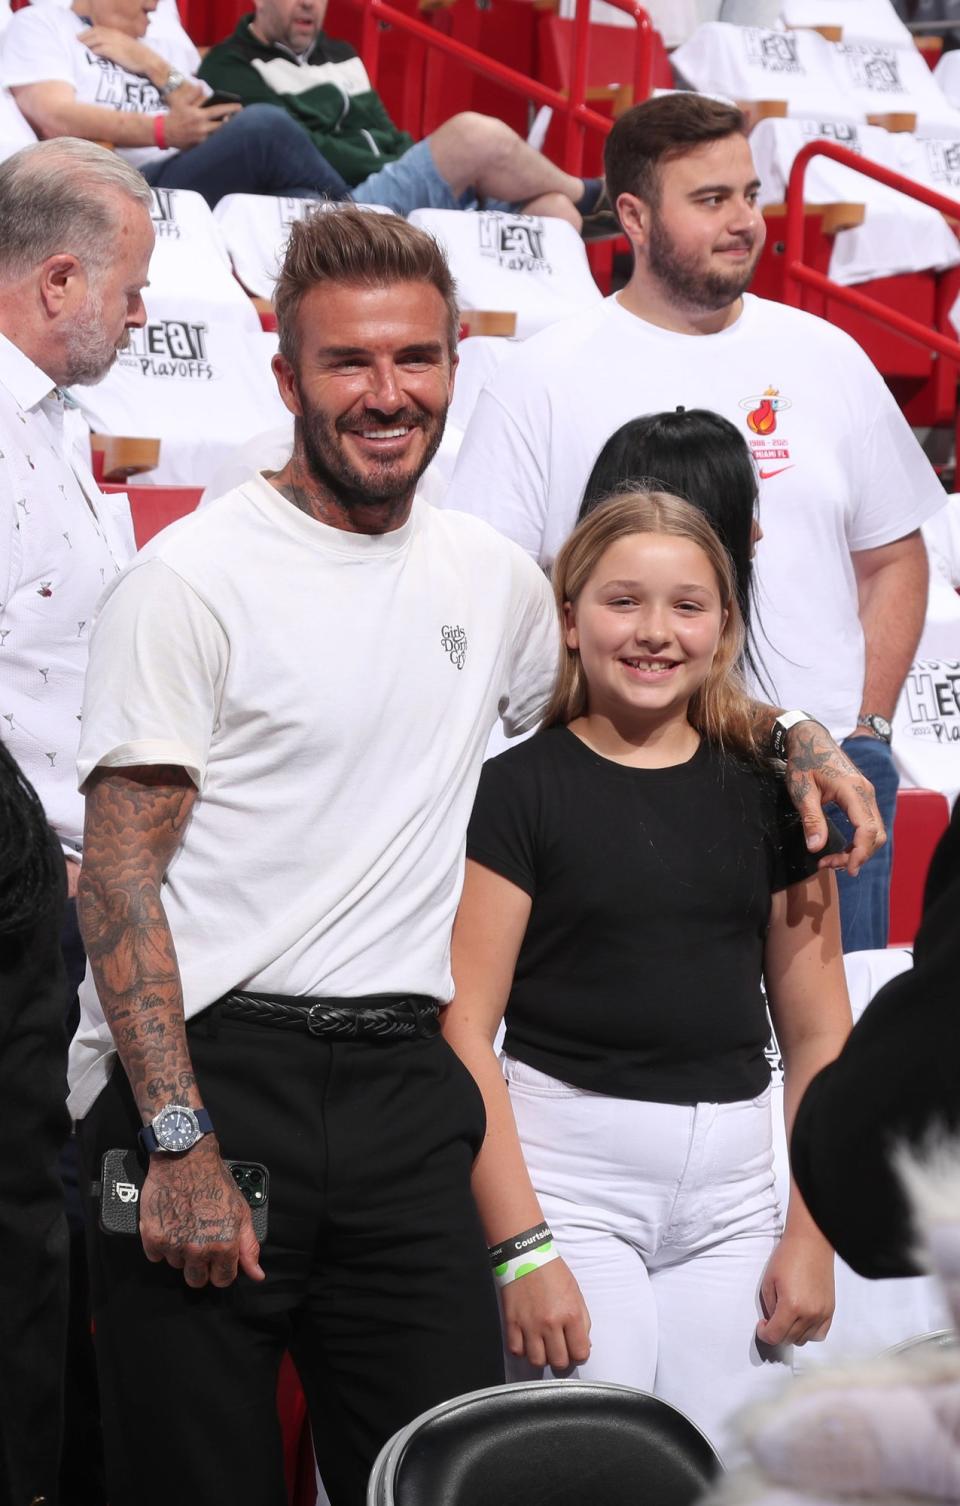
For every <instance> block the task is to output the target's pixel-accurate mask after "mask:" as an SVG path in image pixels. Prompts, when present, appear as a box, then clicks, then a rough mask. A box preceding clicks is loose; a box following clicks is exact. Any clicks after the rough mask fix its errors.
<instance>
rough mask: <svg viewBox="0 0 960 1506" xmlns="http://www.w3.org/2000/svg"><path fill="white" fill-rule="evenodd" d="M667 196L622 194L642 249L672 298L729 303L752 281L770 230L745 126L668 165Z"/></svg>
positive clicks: (662, 178) (690, 303)
mask: <svg viewBox="0 0 960 1506" xmlns="http://www.w3.org/2000/svg"><path fill="white" fill-rule="evenodd" d="M658 182H659V189H660V192H659V199H658V202H657V203H655V204H646V203H644V201H643V200H640V199H636V198H634V197H633V196H632V195H630V194H623V195H621V204H622V205H623V206H624V209H625V210H626V211H628V212H627V213H625V224H626V225H627V228H628V229H631V227H632V230H633V233H632V235H631V239H633V240H634V244H635V245H636V246H637V250H638V255H639V256H641V257H645V258H646V266H647V269H648V271H649V273H650V274H651V275H652V277H653V278H655V279H656V281H657V282H658V283H659V284H660V287H661V289H662V291H663V292H664V293H665V294H666V296H667V298H668V299H669V301H670V302H672V303H675V304H678V305H680V306H681V307H684V308H688V309H694V310H718V309H723V308H726V307H727V306H728V305H729V304H731V303H733V302H735V301H736V299H738V298H739V297H740V295H741V293H743V292H744V291H745V289H746V288H747V287H748V285H749V283H750V279H751V278H752V276H753V273H754V270H755V269H756V265H757V261H758V259H759V257H760V253H761V251H762V250H763V243H764V238H765V235H766V231H765V227H764V221H763V216H762V214H761V213H760V210H759V209H758V207H757V194H758V191H759V186H760V185H759V181H758V179H757V173H756V168H755V167H754V165H753V158H752V156H751V155H750V147H749V145H748V144H747V140H746V137H744V136H741V135H740V134H739V132H736V133H734V134H733V135H731V136H724V137H722V138H721V139H720V140H719V141H711V142H708V143H707V144H706V145H705V146H701V147H697V148H696V149H695V150H694V151H691V152H688V153H687V154H686V155H685V156H683V157H676V158H674V159H672V160H670V161H667V162H665V163H663V164H662V166H661V167H660V169H659V173H658Z"/></svg>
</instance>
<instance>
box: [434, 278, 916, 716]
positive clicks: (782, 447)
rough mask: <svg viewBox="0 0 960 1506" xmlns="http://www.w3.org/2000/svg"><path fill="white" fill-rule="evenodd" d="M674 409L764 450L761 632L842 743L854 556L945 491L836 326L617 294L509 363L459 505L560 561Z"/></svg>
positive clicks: (466, 470) (854, 691)
mask: <svg viewBox="0 0 960 1506" xmlns="http://www.w3.org/2000/svg"><path fill="white" fill-rule="evenodd" d="M678 406H683V407H685V408H711V409H713V410H714V411H716V412H717V413H721V414H722V415H723V416H724V417H725V418H728V419H729V420H730V421H731V422H732V423H734V424H736V426H737V428H738V429H739V430H740V432H741V434H742V435H743V437H744V439H745V440H746V441H747V443H748V445H749V446H750V450H751V453H752V454H753V457H754V460H755V461H756V464H757V467H758V470H759V474H760V479H761V488H760V521H761V524H762V526H763V531H764V537H763V539H762V540H761V542H760V544H759V546H758V549H757V556H756V560H755V577H756V582H757V590H756V602H757V615H758V617H759V622H758V623H757V624H756V632H755V636H756V637H757V640H758V643H759V647H760V650H761V657H762V659H763V662H764V665H765V667H766V669H767V671H768V678H769V680H770V681H771V689H772V690H773V691H775V693H776V698H777V700H778V701H779V703H780V704H781V705H785V706H802V707H804V708H805V709H806V710H808V711H810V712H811V713H812V714H814V715H815V716H817V717H818V718H819V719H820V720H821V721H823V722H824V723H825V724H826V725H827V726H828V727H829V728H830V730H831V732H832V733H833V735H834V736H835V737H843V736H845V735H846V734H848V733H849V732H851V731H852V729H853V727H854V725H855V723H856V719H857V713H858V712H859V710H860V692H861V690H862V687H863V663H864V653H863V634H862V631H861V628H860V620H859V617H858V613H857V588H856V580H855V578H854V573H853V564H852V561H851V558H850V555H851V551H855V550H860V549H875V548H877V547H879V546H880V545H882V544H888V543H891V542H892V541H893V540H894V539H899V538H902V537H903V535H904V534H907V533H910V532H912V531H913V530H914V529H915V528H918V527H919V526H920V524H921V523H922V522H923V521H924V519H925V518H927V517H930V516H931V515H932V514H933V513H934V512H936V511H937V510H938V509H939V508H941V507H942V506H943V500H944V493H943V489H942V487H941V486H940V483H939V481H938V480H937V478H936V476H935V475H934V473H933V471H932V470H931V468H930V466H929V464H928V462H927V460H926V458H925V456H924V454H923V452H922V450H921V449H920V446H919V445H918V444H917V441H916V439H915V438H914V436H913V434H912V432H911V430H910V428H909V427H908V425H907V423H906V420H905V419H904V417H903V415H902V414H901V412H900V410H899V408H898V407H897V406H896V404H895V403H894V401H893V398H892V397H891V396H890V393H889V392H888V390H887V388H886V386H885V385H884V383H883V380H882V379H881V377H880V375H879V373H878V372H877V371H876V369H875V368H874V367H873V366H872V364H871V363H870V361H868V360H867V358H866V356H865V355H864V354H863V352H862V350H861V349H860V347H859V346H858V345H856V344H855V342H854V341H853V340H851V339H850V337H849V336H848V335H845V334H844V333H843V332H842V331H840V330H837V329H835V328H834V327H833V326H832V325H829V324H827V323H825V322H824V321H823V320H821V319H816V318H814V317H813V316H812V315H810V314H804V313H801V312H799V311H798V310H796V309H791V308H787V307H786V306H785V305H783V304H779V303H770V302H768V301H767V300H766V299H760V298H755V297H753V296H752V295H750V294H746V295H745V296H744V299H743V310H742V313H741V315H740V317H739V318H738V319H737V320H736V321H735V323H733V324H732V325H730V326H729V328H727V329H725V330H723V331H722V332H721V333H719V334H716V335H703V336H695V335H684V334H677V333H675V332H674V331H672V330H666V329H661V328H659V327H658V326H656V325H652V324H648V323H646V322H645V321H644V320H643V319H639V318H637V316H636V315H635V314H631V313H629V312H628V311H627V310H626V309H625V308H623V307H622V305H621V304H620V303H619V302H618V300H617V298H616V297H614V298H609V299H606V300H605V301H604V302H603V303H602V304H601V305H600V307H599V308H598V309H597V310H592V311H591V312H589V313H588V314H579V315H576V316H574V317H573V318H571V319H566V320H564V321H563V322H562V323H559V324H555V325H553V326H552V327H551V328H550V329H547V330H544V331H543V332H542V333H541V334H539V335H536V336H534V337H533V339H531V340H527V341H525V342H524V344H523V345H522V346H520V348H519V349H518V350H517V352H516V353H515V354H514V355H512V356H510V357H509V358H508V359H507V360H506V361H505V362H504V363H503V364H502V365H501V366H500V367H499V369H498V370H497V372H496V373H495V375H494V376H493V377H492V378H491V380H490V381H489V383H488V384H487V386H486V388H485V389H484V391H483V392H482V393H481V394H480V397H479V400H478V402H477V406H476V408H475V410H474V413H473V417H472V418H471V420H470V423H469V424H468V426H467V431H466V434H465V436H464V441H463V445H462V447H461V450H460V456H459V459H458V462H457V466H456V469H455V471H454V474H453V479H452V481H451V484H450V490H449V492H448V494H447V498H446V505H447V506H449V507H453V508H457V509H458V510H460V511H462V512H471V513H474V514H476V515H477V516H478V517H482V518H485V519H486V520H487V522H490V523H492V524H493V525H494V526H495V527H496V528H499V529H500V530H501V531H502V532H503V533H505V534H507V535H508V536H509V537H510V538H512V539H515V540H516V541H517V543H519V544H521V545H522V546H523V547H524V548H525V549H526V550H527V551H528V552H529V553H530V554H531V555H533V556H534V557H535V558H536V559H538V560H539V561H540V562H541V563H542V564H544V565H546V564H549V563H550V562H551V561H552V560H553V558H554V556H555V555H556V553H557V550H558V549H559V548H560V545H561V544H562V543H563V541H564V539H565V538H566V537H567V535H568V533H569V532H570V530H571V528H572V527H573V525H574V522H575V521H576V516H577V511H578V509H579V506H580V501H581V498H582V496H583V490H584V486H585V485H586V482H587V478H588V477H589V475H590V471H591V469H592V467H593V463H594V461H595V460H596V458H597V455H598V454H599V452H600V450H601V449H602V447H603V445H604V444H605V442H606V440H607V439H608V438H609V437H610V435H611V434H612V433H613V432H614V430H616V429H618V428H619V427H620V425H621V424H624V423H626V422H627V420H628V419H631V418H636V417H638V416H639V415H640V414H643V413H656V412H660V411H662V410H664V409H674V408H676V407H678Z"/></svg>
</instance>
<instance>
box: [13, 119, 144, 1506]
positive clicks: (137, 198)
mask: <svg viewBox="0 0 960 1506" xmlns="http://www.w3.org/2000/svg"><path fill="white" fill-rule="evenodd" d="M149 203H150V190H149V188H148V187H147V185H146V183H145V182H144V180H143V178H142V177H141V176H140V174H139V173H137V172H136V171H135V170H134V169H133V168H131V167H130V166H128V164H126V163H125V162H122V161H120V160H119V159H118V158H117V157H115V156H114V155H113V154H112V153H111V152H107V151H104V150H103V148H101V147H98V146H94V145H92V144H91V143H89V142H85V141H74V140H67V139H64V140H58V141H49V142H44V143H43V144H40V145H37V146H31V147H27V148H25V149H24V150H23V151H21V152H18V153H17V154H16V155H15V156H13V157H10V158H8V160H7V161H6V162H5V163H3V165H2V166H0V734H2V736H3V740H4V742H5V744H6V745H7V747H8V748H9V749H10V751H11V753H12V754H13V755H14V756H15V758H16V759H17V761H18V763H19V764H20V766H21V768H22V769H23V770H24V772H25V774H26V775H27V776H28V778H29V780H30V782H31V784H32V785H33V787H34V788H35V790H36V791H37V794H38V795H39V797H40V800H41V802H42V804H43V808H44V811H45V814H46V817H47V820H48V822H49V824H50V826H51V827H52V829H53V831H54V833H55V835H56V837H57V839H58V841H59V843H60V845H61V847H62V849H63V852H64V856H65V858H66V871H67V880H68V882H67V892H68V899H67V903H66V909H65V914H64V919H63V931H62V935H61V947H62V950H63V953H64V960H65V962H66V964H67V978H68V984H70V985H72V987H71V988H70V990H69V992H68V994H67V998H68V999H69V997H70V996H71V995H75V993H76V989H77V986H78V985H79V981H80V977H81V976H82V973H83V967H84V955H83V948H82V944H81V941H80V934H79V930H78V928H77V921H76V906H75V902H74V899H73V896H74V895H75V893H76V888H77V878H78V875H79V872H80V853H81V841H82V831H83V801H82V799H81V797H80V795H79V794H78V793H77V787H76V758H77V744H78V739H79V733H80V719H79V718H80V704H81V696H82V688H83V679H84V673H85V670H86V664H87V633H88V630H89V626H90V623H91V620H92V618H93V613H94V607H95V605H96V602H97V598H98V597H99V596H100V593H101V592H102V590H103V588H104V586H105V585H106V584H107V583H108V582H109V581H110V580H112V578H113V577H114V576H115V575H116V574H117V572H118V571H119V570H120V568H121V566H122V565H123V564H124V563H125V561H126V559H127V557H128V555H129V554H130V553H131V552H132V538H131V537H130V532H129V523H127V526H126V527H124V524H123V521H122V518H121V516H120V514H119V513H115V511H114V509H115V501H114V499H112V498H108V497H104V496H103V495H102V494H101V492H100V490H99V488H98V487H97V485H96V483H95V482H94V479H93V476H92V475H91V473H90V470H89V466H88V464H87V462H86V460H85V458H84V457H83V456H81V455H80V454H78V453H72V452H71V447H70V445H69V443H68V441H67V439H66V438H65V435H64V410H65V406H66V403H67V401H68V400H67V399H65V397H64V392H63V389H64V388H65V387H68V386H70V385H72V384H73V383H77V382H80V383H90V382H96V381H99V380H100V378H101V377H103V376H104V375H105V374H106V372H107V371H108V370H109V368H110V367H111V365H112V364H113V361H114V359H115V358H116V354H117V351H118V349H119V348H120V347H121V346H122V345H123V344H124V341H125V339H126V335H127V331H128V329H129V328H130V327H131V326H138V325H142V324H143V323H144V321H145V319H146V313H145V310H144V307H143V301H142V299H141V296H140V294H141V289H142V288H143V286H144V284H145V283H146V280H147V267H148V264H149V260H150V253H151V250H152V248H153V227H152V224H151V220H150V213H149ZM118 500H119V499H118ZM36 962H37V968H38V976H40V975H42V966H41V959H40V958H37V959H36ZM5 1002H6V1001H5ZM37 1003H38V1004H39V996H38V999H37ZM35 1026H36V1022H35ZM4 1060H6V1058H4ZM64 1065H65V1064H64ZM63 1075H64V1074H63V1071H61V1077H62V1076H63ZM55 1080H56V1072H55V1071H54V1064H53V1063H51V1064H50V1073H49V1076H48V1077H47V1078H46V1079H45V1081H46V1082H47V1083H48V1084H49V1083H50V1082H52V1081H55ZM16 1087H17V1091H18V1093H20V1094H21V1097H22V1093H23V1085H22V1083H18V1084H17V1085H16ZM33 1091H34V1093H35V1097H36V1098H37V1100H38V1101H37V1103H36V1108H37V1112H38V1114H39V1113H40V1112H41V1111H43V1112H54V1111H55V1107H56V1106H55V1105H53V1104H41V1103H40V1102H39V1099H40V1097H41V1095H43V1094H45V1093H48V1092H49V1091H50V1090H49V1087H47V1088H43V1087H42V1086H40V1085H38V1084H36V1083H34V1084H33ZM0 1095H2V1096H3V1101H4V1102H9V1101H10V1100H9V1098H8V1096H7V1095H6V1094H4V1092H3V1078H2V1076H0ZM8 1129H9V1126H8ZM22 1154H23V1157H24V1158H25V1159H27V1160H29V1158H30V1157H33V1158H34V1159H35V1160H36V1162H37V1166H36V1172H37V1174H36V1176H35V1177H34V1178H33V1179H32V1182H31V1185H32V1186H33V1188H34V1191H35V1195H34V1197H33V1198H32V1200H31V1202H30V1205H29V1206H25V1205H24V1203H23V1199H22V1198H18V1199H12V1198H11V1199H0V1244H3V1245H4V1246H5V1247H11V1248H12V1247H14V1245H13V1244H12V1243H11V1239H12V1240H15V1241H16V1247H17V1248H22V1247H23V1245H24V1243H26V1242H32V1244H33V1246H34V1247H35V1249H36V1259H35V1261H34V1262H32V1263H30V1265H29V1267H28V1266H27V1265H26V1263H25V1262H22V1261H18V1266H19V1267H21V1268H20V1269H18V1270H17V1271H16V1272H13V1271H10V1272H7V1273H5V1277H4V1286H3V1288H2V1292H0V1300H2V1301H3V1303H4V1307H5V1309H6V1310H8V1311H9V1310H13V1309H16V1310H18V1311H19V1312H21V1313H22V1314H23V1322H24V1324H25V1325H26V1324H29V1338H28V1339H26V1340H25V1342H24V1344H23V1345H12V1346H11V1345H6V1346H5V1352H4V1355H3V1362H2V1365H3V1390H2V1395H3V1399H4V1431H3V1438H2V1440H0V1443H2V1444H3V1448H2V1449H0V1452H2V1454H3V1460H4V1465H3V1467H6V1468H11V1467H12V1463H11V1460H10V1458H9V1448H8V1446H7V1445H8V1442H9V1441H10V1440H12V1443H11V1444H10V1446H11V1447H12V1446H13V1444H16V1447H17V1450H18V1452H19V1453H23V1452H24V1450H25V1449H27V1448H28V1447H30V1446H31V1445H32V1446H33V1454H34V1455H35V1456H37V1457H43V1458H45V1459H46V1461H47V1463H48V1464H50V1463H51V1461H53V1467H52V1469H48V1470H47V1476H46V1477H45V1478H44V1480H43V1481H42V1484H43V1487H44V1493H45V1495H46V1497H47V1498H49V1499H50V1500H53V1498H54V1497H53V1490H54V1489H55V1486H56V1468H55V1460H56V1454H57V1452H58V1438H59V1430H60V1407H59V1403H58V1400H57V1398H58V1395H59V1392H60V1389H61V1385H62V1382H61V1376H60V1371H61V1366H62V1358H63V1340H64V1329H65V1319H66V1313H65V1311H64V1308H63V1293H64V1289H65V1284H66V1270H65V1262H66V1258H67V1251H66V1247H65V1244H64V1242H63V1239H62V1234H58V1233H57V1231H58V1230H60V1229H62V1218H63V1202H62V1197H56V1196H53V1197H52V1200H51V1199H50V1198H48V1196H47V1194H45V1193H44V1192H43V1190H42V1189H44V1188H50V1187H53V1188H56V1187H57V1185H58V1179H57V1175H56V1171H57V1168H56V1164H55V1163H54V1164H53V1165H52V1166H50V1165H48V1164H46V1163H47V1161H48V1159H49V1151H48V1149H47V1148H44V1149H43V1150H42V1151H41V1149H40V1147H39V1146H38V1145H37V1144H36V1143H34V1141H33V1139H31V1143H29V1144H24V1145H23V1146H22ZM41 1160H42V1162H43V1164H42V1165H41V1164H40V1162H41ZM20 1169H21V1171H22V1170H23V1167H22V1166H21V1168H20ZM67 1174H68V1176H69V1173H67ZM28 1180H30V1179H29V1178H28ZM19 1185H21V1186H22V1185H23V1177H22V1176H21V1179H20V1183H19ZM78 1220H79V1213H78V1212H77V1214H76V1216H75V1217H74V1218H73V1219H72V1220H71V1222H72V1223H74V1224H76V1223H77V1222H78ZM7 1235H10V1236H11V1239H7V1238H6V1237H5V1236H7ZM78 1247H79V1248H82V1246H80V1245H79V1242H78ZM14 1279H15V1280H16V1282H17V1288H16V1291H15V1292H14V1291H12V1290H11V1286H10V1284H9V1283H11V1282H12V1281H13V1280H14ZM87 1326H89V1325H87ZM80 1331H82V1325H81V1326H80ZM24 1332H27V1330H26V1328H25V1329H24ZM15 1364H16V1365H17V1366H18V1368H16V1369H14V1365H15ZM38 1447H39V1449H40V1454H39V1455H37V1448H38ZM85 1450H86V1445H85ZM87 1462H88V1463H89V1461H87ZM18 1478H19V1477H18ZM51 1482H52V1484H51ZM0 1496H3V1491H2V1489H0ZM17 1499H20V1496H19V1495H18V1497H17Z"/></svg>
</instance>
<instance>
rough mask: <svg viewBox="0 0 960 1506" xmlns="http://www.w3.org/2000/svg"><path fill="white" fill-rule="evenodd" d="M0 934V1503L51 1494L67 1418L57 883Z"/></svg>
mask: <svg viewBox="0 0 960 1506" xmlns="http://www.w3.org/2000/svg"><path fill="white" fill-rule="evenodd" d="M51 845H52V846H53V848H54V849H55V855H56V862H57V864H58V867H59V870H60V872H59V882H58V888H57V889H56V890H55V891H54V892H53V893H52V894H50V895H48V896H47V903H46V904H45V906H44V907H43V909H42V913H41V914H39V915H38V916H37V917H36V919H35V920H34V921H33V922H32V923H31V924H30V925H29V926H27V927H25V928H24V929H23V930H21V931H17V932H15V933H12V934H10V933H8V934H4V935H2V936H0V1506H22V1503H23V1502H28V1501H30V1500H32V1499H33V1497H34V1495H43V1496H44V1497H45V1498H46V1499H47V1500H48V1501H49V1502H50V1503H51V1506H54V1503H55V1502H56V1500H57V1470H58V1466H59V1462H60V1443H61V1433H62V1427H63V1355H64V1344H65V1340H66V1333H67V1273H68V1244H67V1221H66V1217H65V1215H64V1210H63V1187H62V1185H61V1182H60V1173H59V1168H58V1164H57V1163H58V1156H59V1154H60V1148H61V1146H62V1145H63V1142H64V1141H65V1140H66V1138H67V1135H68V1134H69V1131H70V1118H69V1115H68V1114H67V1109H66V1096H67V1035H66V1028H65V1025H64V1017H65V1014H66V999H67V988H66V980H65V978H64V972H63V962H62V960H61V957H60V948H59V945H58V930H59V925H60V914H61V910H62V908H63V898H64V891H65V888H66V884H65V880H64V878H63V862H62V858H61V856H60V851H59V843H55V842H53V841H52V838H51Z"/></svg>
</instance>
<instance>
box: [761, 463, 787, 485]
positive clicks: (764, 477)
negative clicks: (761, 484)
mask: <svg viewBox="0 0 960 1506" xmlns="http://www.w3.org/2000/svg"><path fill="white" fill-rule="evenodd" d="M792 470H793V462H792V461H791V463H790V465H781V466H780V467H779V468H778V469H777V470H775V471H765V470H764V469H763V466H761V467H760V480H761V481H769V480H770V478H771V476H779V475H781V473H782V472H783V471H792Z"/></svg>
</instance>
